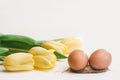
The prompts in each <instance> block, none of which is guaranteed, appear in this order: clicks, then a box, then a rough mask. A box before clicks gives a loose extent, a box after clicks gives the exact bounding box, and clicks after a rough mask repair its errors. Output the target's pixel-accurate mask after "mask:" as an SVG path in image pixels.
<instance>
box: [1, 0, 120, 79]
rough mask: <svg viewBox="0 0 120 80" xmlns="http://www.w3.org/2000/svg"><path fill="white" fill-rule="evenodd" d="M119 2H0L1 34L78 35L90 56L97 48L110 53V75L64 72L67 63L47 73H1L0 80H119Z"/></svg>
mask: <svg viewBox="0 0 120 80" xmlns="http://www.w3.org/2000/svg"><path fill="white" fill-rule="evenodd" d="M119 27H120V1H119V0H0V33H4V34H9V33H11V34H20V35H26V36H30V37H32V38H34V39H36V40H43V39H54V38H61V37H68V36H73V35H77V36H79V37H80V39H81V42H82V44H83V48H82V49H83V50H84V51H85V52H86V53H87V54H88V55H90V54H91V53H92V52H93V51H94V50H96V49H99V48H104V49H107V50H108V51H110V52H111V54H112V57H113V61H112V64H111V65H110V71H108V72H106V73H101V74H75V73H69V72H64V73H62V72H63V71H64V70H65V69H66V68H68V65H67V62H66V61H65V62H64V61H63V62H58V63H57V65H56V68H55V69H54V70H52V71H49V72H44V71H31V72H20V73H17V72H16V73H8V72H3V71H2V70H3V69H4V68H3V67H2V66H1V67H0V71H1V72H0V80H10V79H11V80H33V79H35V80H71V79H72V80H119V79H120V76H119V74H120V62H119V61H120V49H119V48H120V29H119Z"/></svg>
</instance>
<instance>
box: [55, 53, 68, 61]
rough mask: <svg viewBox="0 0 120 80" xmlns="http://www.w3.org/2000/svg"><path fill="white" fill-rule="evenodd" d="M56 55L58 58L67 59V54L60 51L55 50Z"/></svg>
mask: <svg viewBox="0 0 120 80" xmlns="http://www.w3.org/2000/svg"><path fill="white" fill-rule="evenodd" d="M54 54H55V56H56V57H57V59H66V58H67V56H65V55H63V54H60V53H59V52H56V51H55V52H54Z"/></svg>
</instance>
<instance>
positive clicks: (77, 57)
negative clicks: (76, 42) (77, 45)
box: [68, 50, 88, 71]
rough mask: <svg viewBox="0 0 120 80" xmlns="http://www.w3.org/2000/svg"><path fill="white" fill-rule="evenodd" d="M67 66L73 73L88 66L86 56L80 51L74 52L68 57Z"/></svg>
mask: <svg viewBox="0 0 120 80" xmlns="http://www.w3.org/2000/svg"><path fill="white" fill-rule="evenodd" d="M68 64H69V66H70V68H71V69H72V70H74V71H77V70H82V69H84V68H85V67H86V66H87V64H88V56H87V54H85V53H84V52H83V51H82V50H74V51H72V52H71V54H70V55H69V56H68Z"/></svg>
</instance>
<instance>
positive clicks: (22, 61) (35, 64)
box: [3, 37, 81, 71]
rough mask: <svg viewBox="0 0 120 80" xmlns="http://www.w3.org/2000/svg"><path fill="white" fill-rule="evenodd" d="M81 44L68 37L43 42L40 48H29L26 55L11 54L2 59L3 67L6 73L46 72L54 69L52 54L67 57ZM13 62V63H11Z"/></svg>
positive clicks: (74, 38)
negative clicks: (36, 70)
mask: <svg viewBox="0 0 120 80" xmlns="http://www.w3.org/2000/svg"><path fill="white" fill-rule="evenodd" d="M80 48H81V42H80V40H78V39H77V38H76V37H68V38H65V39H63V40H61V41H58V42H57V41H45V42H44V43H43V44H42V45H41V46H36V47H33V48H31V49H30V50H29V51H28V53H30V54H26V53H19V54H11V55H9V56H7V57H6V58H5V59H4V63H3V65H4V67H5V68H6V70H8V71H23V70H32V69H34V68H36V69H39V70H48V69H52V68H54V67H55V64H56V60H57V58H56V56H55V54H54V52H55V51H56V52H58V53H60V54H63V55H69V53H71V52H72V51H73V50H75V49H80ZM13 61H14V62H13Z"/></svg>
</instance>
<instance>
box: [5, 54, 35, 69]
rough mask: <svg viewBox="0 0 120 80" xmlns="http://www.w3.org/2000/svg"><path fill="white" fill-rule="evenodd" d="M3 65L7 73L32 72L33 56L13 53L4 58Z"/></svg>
mask: <svg viewBox="0 0 120 80" xmlns="http://www.w3.org/2000/svg"><path fill="white" fill-rule="evenodd" d="M3 65H4V67H5V69H6V70H7V71H26V70H33V69H34V61H33V56H32V55H31V54H29V53H14V54H11V55H8V56H7V57H5V59H4V62H3Z"/></svg>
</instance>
